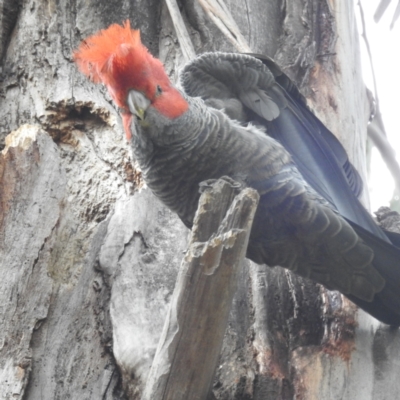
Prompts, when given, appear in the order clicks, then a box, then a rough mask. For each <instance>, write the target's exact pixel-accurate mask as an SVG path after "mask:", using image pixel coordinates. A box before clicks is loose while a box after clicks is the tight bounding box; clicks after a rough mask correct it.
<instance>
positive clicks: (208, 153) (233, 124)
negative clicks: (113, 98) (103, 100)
mask: <svg viewBox="0 0 400 400" xmlns="http://www.w3.org/2000/svg"><path fill="white" fill-rule="evenodd" d="M210 71H211V72H210ZM182 85H183V87H184V89H185V91H186V92H188V93H189V94H190V95H191V96H196V97H188V96H186V95H184V96H185V97H186V99H187V101H188V103H189V110H188V111H187V112H185V113H184V114H183V115H182V116H181V117H178V118H176V119H174V120H171V119H168V118H166V117H163V116H162V115H160V114H159V113H158V112H157V110H155V109H154V108H152V107H151V106H150V107H149V108H148V109H147V113H146V121H145V124H141V126H139V125H136V126H133V125H132V129H133V130H135V132H134V134H133V139H132V145H133V150H134V154H135V156H136V158H137V160H138V162H139V165H140V167H141V169H142V172H143V176H144V179H145V181H146V183H147V185H148V186H149V188H150V189H151V190H152V191H153V192H154V194H155V195H156V196H157V197H158V198H159V199H160V200H161V201H162V202H164V203H165V204H166V205H167V206H168V207H169V208H170V209H171V210H173V211H175V212H176V213H178V215H179V217H180V218H181V219H182V221H183V222H184V223H185V224H186V225H187V226H188V227H190V226H191V224H192V222H193V218H194V214H195V212H196V209H197V202H198V199H199V183H200V182H202V181H204V180H207V179H217V178H220V177H222V176H229V177H231V178H233V179H235V180H237V181H239V182H241V183H243V184H245V185H248V186H250V187H253V188H255V189H257V190H258V192H259V193H260V195H261V198H260V204H259V207H258V209H257V212H256V217H255V220H254V225H253V229H252V232H251V236H250V242H249V247H248V251H247V256H248V257H249V258H250V259H252V260H253V261H255V262H257V263H265V264H267V265H269V266H276V265H280V266H283V267H285V268H288V269H290V270H292V271H295V272H296V273H298V274H300V275H301V276H304V277H308V278H311V279H314V280H315V281H317V282H320V283H322V284H324V285H325V286H327V287H328V288H330V289H337V290H340V291H341V292H342V293H344V294H345V295H347V296H348V297H349V298H351V299H352V300H353V301H355V302H356V303H357V304H359V305H360V306H361V307H363V308H364V309H366V310H367V311H368V312H370V313H371V314H372V315H374V316H375V317H377V318H379V319H381V320H382V321H384V322H386V323H390V324H398V323H399V322H400V311H394V310H393V307H392V305H393V306H394V309H395V310H399V309H400V297H399V296H398V295H397V294H396V293H394V292H395V291H394V289H393V288H391V287H390V285H388V284H387V281H388V276H390V274H389V275H388V274H387V273H386V272H385V271H383V272H382V270H381V269H380V266H379V265H377V264H376V261H377V258H376V254H375V248H374V245H372V244H371V245H370V243H368V240H369V236H368V235H370V234H372V235H374V232H372V233H370V232H369V231H367V230H366V229H364V228H362V227H361V228H360V229H361V231H360V230H358V231H357V229H358V228H357V229H354V226H352V225H351V224H353V222H352V221H351V220H350V222H348V221H346V219H345V218H343V217H342V216H341V210H340V209H339V208H340V207H337V206H336V204H335V201H334V199H335V196H334V194H332V193H330V190H331V191H332V190H333V189H331V187H330V186H329V185H326V184H325V183H324V182H321V183H319V182H317V183H316V184H315V185H313V183H312V182H307V180H306V179H305V177H304V173H303V171H301V172H300V171H299V169H298V165H297V163H296V158H295V157H296V156H294V155H293V154H291V153H290V152H289V151H288V150H287V149H286V148H285V147H284V146H283V145H282V144H281V143H279V142H278V140H276V139H274V138H273V137H271V136H269V135H268V134H267V133H266V131H265V130H263V129H260V128H259V127H256V126H253V125H244V124H243V122H244V119H245V118H247V115H248V111H249V110H250V111H251V112H253V113H255V114H257V115H258V116H259V117H260V120H261V119H263V120H265V121H267V123H268V122H271V121H274V120H276V119H279V118H281V117H282V114H283V115H284V116H285V114H284V113H285V112H286V111H285V110H287V109H289V110H290V109H293V106H292V105H291V102H297V101H299V100H298V99H295V100H293V98H291V97H290V96H289V97H287V94H286V93H285V90H284V89H282V88H281V87H280V86H279V85H278V84H277V83H276V80H275V77H274V75H273V74H272V72H271V71H270V69H269V68H268V67H267V66H265V65H264V64H263V63H262V62H261V61H259V60H257V59H256V58H254V57H251V56H245V55H237V54H227V55H224V54H221V53H217V54H209V55H208V57H207V56H205V57H200V58H199V59H197V60H195V61H194V62H192V63H191V64H189V65H188V66H187V67H186V68H185V70H184V71H183V75H182ZM199 97H202V98H203V99H204V101H203V99H201V98H199ZM218 109H219V110H218ZM296 112H297V111H296ZM296 118H299V117H298V116H297V117H296ZM300 118H301V116H300ZM306 118H310V117H309V116H308V115H306ZM314 118H315V117H314ZM235 119H236V120H237V121H235ZM260 120H258V121H257V124H260ZM289 120H290V118H289ZM239 121H240V122H239ZM271 123H273V122H271ZM300 125H301V124H300ZM266 126H267V127H268V125H267V124H266ZM267 129H268V128H267ZM329 140H332V141H333V142H332V144H331V147H332V148H333V149H335V146H339V147H338V150H337V151H338V155H337V156H336V155H334V156H332V157H333V158H334V159H335V162H336V163H337V165H338V168H340V169H341V171H340V174H339V175H340V179H342V180H343V182H342V181H340V182H339V183H340V184H341V185H347V186H348V187H349V191H350V192H351V196H353V197H354V199H355V200H356V201H357V199H356V194H357V193H356V192H357V190H358V188H359V182H358V179H359V176H358V175H357V174H356V172H355V170H353V167H352V166H351V164H349V163H348V160H347V156H343V154H342V153H341V152H342V151H343V152H344V150H343V149H342V148H341V147H340V144H337V143H338V142H337V143H336V142H335V140H336V139H329ZM334 151H335V150H332V152H333V153H334ZM344 154H345V153H344ZM336 158H338V160H336ZM340 163H342V164H340ZM348 164H349V165H350V167H348ZM345 166H346V168H348V170H345ZM342 169H343V171H342ZM320 179H322V178H320ZM338 179H339V178H338ZM310 180H311V181H312V178H310ZM351 180H353V181H354V183H353V184H352V183H351V182H350V181H351ZM336 184H337V183H336V182H335V183H334V185H336ZM319 188H321V190H319ZM333 188H335V186H333ZM346 190H347V189H346ZM325 193H326V196H325V195H324V194H325ZM346 193H347V192H346ZM357 207H358V206H357ZM338 209H339V211H338ZM346 217H348V216H347V215H346ZM362 218H366V217H365V216H363V217H362ZM355 219H357V218H355ZM371 221H372V219H371ZM369 223H370V222H369V221H367V223H366V225H367V226H369V225H368V224H369ZM372 223H373V221H372ZM357 227H358V225H357ZM373 229H375V228H373ZM364 230H365V231H366V232H367V233H366V234H365V235H364V236H363V235H362V234H361V233H362V232H364ZM360 232H361V233H360ZM375 236H376V237H378V238H377V241H378V242H377V243H379V244H381V242H382V241H385V240H386V239H385V235H384V233H383V232H382V238H379V235H375ZM375 236H374V238H375ZM387 242H388V240H387ZM374 243H375V242H374ZM385 245H388V246H390V244H388V243H385ZM393 254H394V255H396V254H397V253H396V252H394V253H393ZM399 254H400V253H399ZM393 257H394V256H393ZM378 261H379V260H378ZM391 262H392V261H391ZM385 274H386V276H385ZM393 276H394V277H395V278H396V279H398V281H400V274H399V273H398V272H397V273H395V274H394V275H393ZM396 284H397V282H396ZM379 296H380V297H379ZM396 307H397V308H396Z"/></svg>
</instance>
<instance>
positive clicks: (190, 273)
mask: <svg viewBox="0 0 400 400" xmlns="http://www.w3.org/2000/svg"><path fill="white" fill-rule="evenodd" d="M235 195H236V196H235ZM258 199H259V195H258V193H257V192H256V191H255V190H253V189H249V188H245V189H243V190H241V191H239V193H238V188H237V187H235V185H232V184H230V183H228V182H227V181H225V180H223V179H220V180H218V181H216V182H215V183H214V184H213V185H211V186H209V187H207V188H205V190H204V191H203V194H202V195H201V198H200V201H199V206H198V210H197V214H196V217H195V221H194V226H193V231H192V236H191V239H190V242H189V248H188V251H187V253H186V256H185V258H184V260H183V261H182V265H181V268H180V271H179V275H178V279H177V283H176V287H175V291H174V293H173V295H172V299H171V305H170V310H169V312H168V315H167V318H166V322H165V325H164V329H163V333H162V336H161V339H160V342H159V345H158V349H157V352H156V355H155V357H154V361H153V365H152V368H151V371H150V375H149V378H148V381H147V386H146V390H145V393H144V396H143V399H144V400H150V399H151V400H187V399H193V400H194V399H206V398H207V394H208V392H209V390H210V387H211V384H212V379H213V376H214V371H215V369H216V366H217V362H218V358H219V354H220V350H221V347H222V340H223V337H224V333H225V330H226V326H227V322H228V316H229V311H230V309H231V304H232V300H233V296H234V293H235V290H236V282H237V272H238V270H239V266H240V265H241V264H242V262H243V259H244V257H245V255H246V249H247V244H248V239H249V234H250V230H251V226H252V223H253V218H254V214H255V211H256V208H257V204H258Z"/></svg>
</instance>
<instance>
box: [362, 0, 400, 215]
mask: <svg viewBox="0 0 400 400" xmlns="http://www.w3.org/2000/svg"><path fill="white" fill-rule="evenodd" d="M356 3H357V1H356ZM361 3H362V7H363V10H364V17H365V23H366V29H367V37H368V41H369V45H370V48H371V52H372V62H373V65H374V70H375V78H376V81H377V86H378V96H379V101H380V109H381V112H382V116H383V120H384V124H385V128H386V132H387V135H388V138H389V141H390V143H391V144H392V146H393V148H394V150H395V151H396V153H397V158H398V159H399V155H400V101H399V99H398V97H399V95H400V19H399V20H398V21H397V23H396V24H395V26H394V28H393V29H392V30H390V23H391V20H392V17H393V14H394V10H395V7H396V5H397V0H392V1H391V4H390V5H389V7H388V9H387V10H386V12H385V14H384V15H383V17H382V18H381V20H380V21H379V23H375V22H374V20H373V15H374V13H375V10H376V8H377V6H378V4H379V0H362V2H361ZM356 13H358V15H359V7H358V6H357V5H356ZM359 32H361V27H359ZM360 44H361V50H362V66H363V75H364V80H365V82H366V84H367V86H368V87H369V88H370V89H371V90H372V92H373V82H372V75H371V70H370V63H369V59H368V56H367V53H366V50H365V43H364V40H363V39H362V38H361V37H360ZM369 187H370V196H371V210H372V211H376V210H377V209H378V208H379V207H380V206H383V205H389V201H390V200H391V198H392V196H393V191H394V182H393V179H392V178H391V175H390V172H389V171H388V169H387V168H386V165H385V164H384V162H383V160H382V159H381V157H380V155H379V152H378V151H377V150H376V149H373V152H372V163H371V175H370V180H369Z"/></svg>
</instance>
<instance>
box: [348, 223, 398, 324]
mask: <svg viewBox="0 0 400 400" xmlns="http://www.w3.org/2000/svg"><path fill="white" fill-rule="evenodd" d="M348 222H349V223H350V224H351V225H352V227H353V229H354V230H355V231H356V232H357V234H358V235H359V236H360V237H361V238H362V239H363V240H364V242H365V243H366V244H367V245H368V246H369V247H371V248H372V250H373V251H374V260H373V262H372V264H373V266H374V267H375V268H376V270H377V271H378V272H379V273H380V274H381V276H382V277H383V278H384V279H385V281H386V284H385V286H384V288H383V289H382V291H381V292H379V293H377V294H376V295H375V297H374V300H373V301H372V302H370V303H369V302H366V301H363V300H359V299H357V298H354V297H353V296H348V297H349V299H350V300H351V301H353V302H354V303H355V304H357V305H358V306H360V307H361V308H362V309H363V310H365V311H367V312H368V313H369V314H371V315H372V316H373V317H375V318H376V319H378V320H380V321H382V322H384V323H386V324H389V325H395V326H400V249H399V248H398V247H396V246H394V245H391V244H390V243H387V242H385V241H383V240H381V239H380V238H378V237H376V236H375V235H374V234H372V233H370V232H368V231H367V230H365V229H363V228H362V227H360V226H359V225H357V224H355V223H352V222H351V221H348ZM395 235H396V234H395ZM398 238H399V235H397V236H396V239H398Z"/></svg>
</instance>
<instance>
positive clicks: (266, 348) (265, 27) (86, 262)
mask: <svg viewBox="0 0 400 400" xmlns="http://www.w3.org/2000/svg"><path fill="white" fill-rule="evenodd" d="M203 3H204V1H203V2H200V1H199V0H187V1H182V2H181V4H180V12H181V14H182V16H183V21H184V23H185V25H186V28H187V30H188V32H189V35H190V38H191V41H192V43H193V44H194V49H195V51H196V53H197V54H199V53H202V52H205V51H216V50H222V51H236V50H235V47H234V44H232V43H234V42H233V41H230V40H229V39H227V37H226V36H225V35H224V34H222V33H221V31H220V29H221V26H220V27H217V25H216V22H215V20H214V19H211V18H210V15H209V14H208V13H207V12H206V11H205V9H204V8H203V7H202V5H201V4H203ZM219 3H222V1H221V0H220V1H219ZM0 4H1V5H2V7H1V8H0V9H1V23H2V30H1V32H0V35H1V37H0V39H1V40H0V45H1V46H2V47H1V49H0V50H1V52H0V56H2V64H1V67H2V68H1V81H0V87H1V92H0V102H1V104H0V135H1V137H2V142H3V137H6V136H7V135H8V136H7V138H6V146H5V147H4V149H3V152H2V154H1V155H0V186H1V188H0V252H1V253H0V256H1V257H0V260H1V262H0V271H1V276H2V279H1V281H0V304H1V306H0V310H1V311H0V315H1V321H2V325H1V328H2V329H1V330H0V393H1V395H2V397H1V398H2V399H3V398H4V399H22V398H24V400H28V399H32V400H37V399H43V400H45V399H49V400H53V399H62V400H64V399H77V400H83V399H100V398H102V399H140V397H141V395H142V392H143V389H144V386H145V383H146V379H147V376H148V373H149V369H150V366H151V363H152V360H153V357H154V354H155V351H156V347H157V344H158V341H159V338H160V336H161V332H162V327H163V324H164V319H165V317H166V314H167V309H168V305H169V301H170V297H171V293H172V291H173V289H174V285H175V281H176V277H177V271H178V268H179V265H180V263H181V259H182V258H183V252H184V250H185V248H186V240H187V236H188V231H187V229H186V228H185V227H184V226H183V224H182V223H181V222H180V221H179V220H178V218H177V217H176V215H174V214H173V213H171V212H170V211H169V210H168V209H166V208H165V207H164V206H162V205H161V204H160V203H159V202H158V200H157V199H155V198H154V197H153V195H152V194H151V193H150V192H149V190H148V189H147V188H146V187H145V185H144V182H143V181H142V179H141V175H140V171H138V169H137V167H136V165H135V161H134V160H133V159H132V156H131V151H130V148H129V143H128V142H127V141H126V140H125V137H124V135H123V133H122V127H121V123H120V119H119V116H118V112H117V110H116V108H115V107H114V105H113V103H112V102H111V99H110V98H109V96H108V94H107V93H106V91H105V89H104V88H101V87H100V86H96V85H94V84H91V83H90V82H88V81H87V80H86V78H84V77H83V76H82V75H81V74H80V73H79V72H78V71H77V69H76V67H75V65H74V64H73V62H72V58H71V52H72V50H73V49H74V48H76V47H77V45H78V44H79V42H80V41H81V40H82V39H83V38H85V37H87V36H88V35H89V34H92V33H94V32H96V31H97V30H99V29H102V28H105V27H107V26H108V25H109V24H111V23H113V22H122V21H123V20H125V19H128V18H129V19H130V20H131V23H132V26H134V27H136V28H139V29H140V30H141V32H142V39H143V42H144V43H145V44H146V45H147V46H148V47H149V49H150V51H151V52H152V53H153V54H154V55H156V56H158V57H160V58H161V60H162V61H163V62H164V63H165V65H166V67H167V71H168V72H169V73H170V75H171V77H172V79H176V78H177V75H178V70H179V68H180V66H181V65H182V63H183V60H184V58H185V57H184V55H183V53H182V51H181V49H180V45H179V42H178V40H177V36H176V33H175V30H174V26H173V22H172V19H171V17H170V15H169V12H168V8H167V5H166V4H165V3H164V2H161V1H158V0H146V1H144V0H131V1H127V0H126V1H110V0H97V1H96V2H95V1H70V2H69V1H66V2H63V1H59V2H56V1H54V0H47V1H45V0H24V1H22V0H20V1H19V2H16V1H15V0H2V2H1V3H0ZM225 4H226V6H227V9H228V10H229V11H230V13H231V14H232V17H233V20H234V21H236V24H237V26H238V27H239V29H240V32H241V34H242V35H243V37H244V40H245V41H247V43H248V46H249V48H250V49H252V51H253V52H256V53H263V54H267V55H269V56H271V57H273V58H275V59H276V60H277V62H278V63H279V64H280V65H281V67H282V68H283V69H284V70H285V72H286V73H287V74H288V75H289V76H290V77H291V78H292V79H293V80H294V81H295V82H296V83H297V84H298V86H299V87H300V89H301V91H302V92H303V94H304V95H305V96H306V97H307V99H308V101H309V104H310V106H311V107H312V108H313V109H314V111H315V112H316V113H317V115H318V116H319V117H320V118H321V119H322V120H323V121H324V122H325V123H326V124H327V126H328V127H329V128H330V129H331V130H332V131H333V132H334V133H335V134H336V135H337V136H338V137H339V138H340V139H341V140H342V142H343V143H344V145H345V147H346V148H347V150H348V151H349V154H350V157H351V159H352V161H353V162H354V163H355V164H356V166H357V167H359V168H360V170H361V171H362V173H363V172H364V169H365V165H364V164H365V160H364V159H365V138H366V125H367V121H368V118H369V105H368V101H367V97H366V91H365V87H364V84H363V82H362V81H361V71H360V61H359V50H358V36H357V33H356V28H355V16H354V10H353V4H352V2H351V1H346V0H340V1H336V2H334V1H328V0H293V1H288V2H282V1H278V0H272V1H268V2H266V1H264V0H246V1H245V2H243V1H240V0H225ZM11 132H12V133H11ZM365 198H367V197H365ZM399 353H400V335H399V334H398V332H397V331H393V330H390V329H389V328H388V327H385V326H383V325H380V324H379V323H377V322H376V321H375V320H373V319H372V318H371V317H369V316H368V315H366V314H365V313H363V312H362V311H359V310H357V309H356V307H355V306H354V305H353V304H352V303H351V302H350V301H348V300H346V299H345V298H343V297H342V296H341V295H339V294H338V293H336V292H330V291H328V290H326V289H325V288H323V287H321V286H319V285H316V284H314V283H312V282H310V281H307V280H305V279H301V278H298V277H297V276H295V275H293V274H292V273H290V272H288V271H285V270H282V269H280V268H268V267H266V266H260V265H256V264H252V263H249V262H248V263H247V267H246V268H244V269H243V270H242V272H241V273H240V277H239V281H238V289H237V293H236V296H235V299H234V304H233V308H232V311H231V314H230V320H229V327H228V329H227V331H226V334H225V339H224V344H223V349H222V352H221V355H220V362H219V367H218V369H217V373H216V377H215V383H214V387H213V393H214V394H213V396H215V398H217V399H227V400H228V399H237V400H240V399H248V400H253V399H254V400H256V399H257V400H261V399H285V400H286V399H297V400H300V399H307V400H309V399H318V400H324V399H338V398H341V399H348V400H350V399H351V400H354V399H356V400H357V399H360V400H368V399H371V400H372V399H373V400H377V399H386V398H393V399H394V398H396V397H398V396H397V393H398V392H399V390H400V381H399V380H398V379H396V377H397V375H398V373H399V369H400V368H399V367H398V366H397V365H398V363H397V361H396V360H397V359H398V358H399V356H400V354H399Z"/></svg>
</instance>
